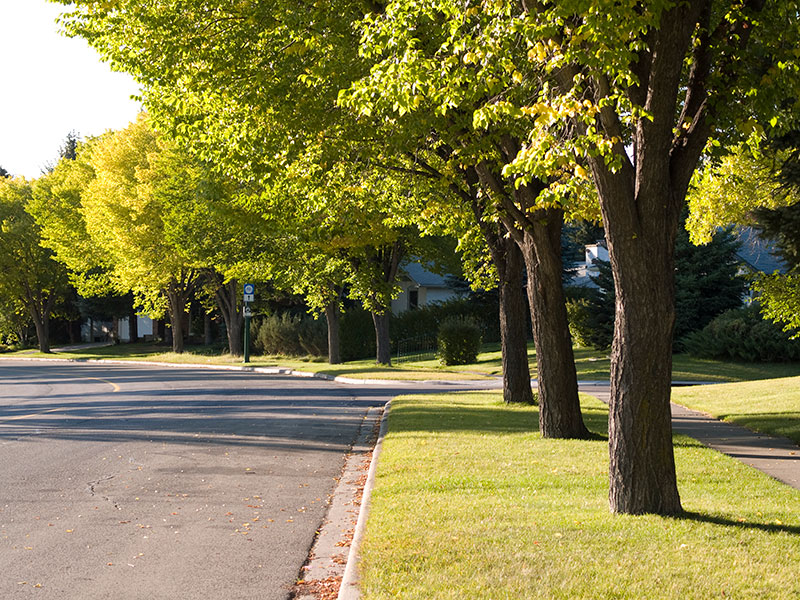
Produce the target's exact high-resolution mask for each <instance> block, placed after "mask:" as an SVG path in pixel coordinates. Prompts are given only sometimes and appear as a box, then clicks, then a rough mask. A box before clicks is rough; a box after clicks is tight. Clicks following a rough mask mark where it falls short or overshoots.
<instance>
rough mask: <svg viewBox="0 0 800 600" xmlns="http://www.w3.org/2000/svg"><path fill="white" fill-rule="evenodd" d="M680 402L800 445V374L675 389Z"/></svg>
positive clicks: (674, 392) (674, 391)
mask: <svg viewBox="0 0 800 600" xmlns="http://www.w3.org/2000/svg"><path fill="white" fill-rule="evenodd" d="M672 399H673V401H675V402H677V403H678V404H682V405H684V406H688V407H689V408H694V409H696V410H701V411H703V412H706V413H708V414H711V415H714V416H715V417H717V418H720V419H722V420H724V421H728V422H730V423H736V424H737V425H743V426H744V427H747V428H749V429H752V430H753V431H760V432H762V433H767V434H772V435H780V436H783V437H787V438H789V439H792V440H794V441H795V442H797V443H798V444H800V377H786V378H783V379H772V380H769V381H748V382H745V383H736V384H731V383H725V384H720V385H713V386H694V387H687V388H676V389H673V390H672Z"/></svg>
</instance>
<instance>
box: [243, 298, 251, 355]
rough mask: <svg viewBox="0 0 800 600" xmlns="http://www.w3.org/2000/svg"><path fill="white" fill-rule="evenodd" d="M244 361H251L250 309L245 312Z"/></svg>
mask: <svg viewBox="0 0 800 600" xmlns="http://www.w3.org/2000/svg"><path fill="white" fill-rule="evenodd" d="M244 362H246V363H249V362H250V311H249V310H247V308H245V313H244Z"/></svg>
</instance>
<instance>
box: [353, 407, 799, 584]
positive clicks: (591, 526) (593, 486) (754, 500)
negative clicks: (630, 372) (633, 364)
mask: <svg viewBox="0 0 800 600" xmlns="http://www.w3.org/2000/svg"><path fill="white" fill-rule="evenodd" d="M583 401H584V411H585V418H586V420H587V424H588V425H589V427H590V428H591V429H592V430H593V431H595V432H597V433H600V434H605V431H606V430H605V427H606V425H605V423H606V418H607V413H606V409H605V407H604V405H602V404H601V403H599V402H598V401H596V400H594V399H590V398H583ZM537 422H538V414H537V411H536V409H535V408H515V407H507V406H505V405H503V404H502V402H501V400H500V397H499V395H497V394H486V393H482V394H448V395H436V396H424V397H420V396H416V397H403V398H398V399H396V400H395V401H394V402H393V405H392V412H391V415H390V421H389V434H388V435H387V437H386V439H385V442H384V448H383V453H382V455H381V459H380V463H379V465H378V472H377V482H376V488H375V490H374V492H373V497H372V498H373V499H372V506H371V511H370V518H369V520H368V524H367V531H366V537H365V540H364V545H363V548H362V561H361V571H362V573H361V585H362V592H363V597H364V598H365V600H368V599H373V600H374V599H379V598H403V599H404V600H407V599H415V598H420V599H422V598H424V599H430V598H459V599H462V598H490V599H501V598H508V599H518V598H548V599H551V598H564V599H566V598H569V599H574V598H592V599H602V598H637V599H640V598H654V599H655V598H657V599H659V600H662V599H673V598H674V599H681V600H684V599H686V598H692V599H703V598H723V597H733V598H770V599H783V598H797V597H798V596H800V582H798V579H797V577H796V574H797V572H798V570H800V518H799V517H798V513H797V506H798V503H799V502H800V492H798V491H797V490H793V489H791V488H789V487H787V486H785V485H783V484H780V483H778V482H776V481H774V480H772V479H770V478H769V477H767V476H765V475H763V474H761V473H759V472H757V471H755V470H753V469H751V468H749V467H746V466H744V465H742V464H741V463H738V462H737V461H734V460H733V459H730V458H728V457H726V456H723V455H721V454H718V453H716V452H714V451H711V450H708V449H707V448H705V447H704V446H702V445H700V444H699V443H697V442H695V441H693V440H691V439H689V438H686V437H680V436H678V437H676V450H675V454H676V461H677V468H678V473H679V486H680V489H681V494H682V499H683V504H684V508H685V509H686V510H687V511H688V512H687V514H686V516H685V517H683V518H663V517H657V516H639V517H631V516H625V515H612V514H610V513H609V510H608V503H607V469H608V458H607V443H606V442H604V441H572V440H545V439H542V438H541V437H540V436H539V435H538V433H536V431H537V428H538V427H537Z"/></svg>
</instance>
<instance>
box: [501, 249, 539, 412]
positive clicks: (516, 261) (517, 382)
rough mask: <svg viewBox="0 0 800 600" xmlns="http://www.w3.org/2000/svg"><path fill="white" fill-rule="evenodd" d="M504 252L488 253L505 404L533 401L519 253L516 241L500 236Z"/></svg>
mask: <svg viewBox="0 0 800 600" xmlns="http://www.w3.org/2000/svg"><path fill="white" fill-rule="evenodd" d="M499 241H500V243H501V245H502V248H503V249H504V252H501V253H498V255H497V256H495V253H494V252H493V253H492V261H493V262H494V264H495V267H496V268H497V273H498V279H499V284H498V294H499V300H500V347H501V358H502V363H503V400H505V402H506V403H507V404H511V403H518V404H533V390H532V389H531V370H530V365H529V364H528V339H527V338H528V336H527V335H526V330H527V320H528V311H527V309H526V307H525V291H524V289H523V287H524V282H523V269H524V265H523V256H522V252H521V251H520V249H519V247H518V246H517V244H516V242H515V241H514V240H512V239H510V238H501V239H500V240H499Z"/></svg>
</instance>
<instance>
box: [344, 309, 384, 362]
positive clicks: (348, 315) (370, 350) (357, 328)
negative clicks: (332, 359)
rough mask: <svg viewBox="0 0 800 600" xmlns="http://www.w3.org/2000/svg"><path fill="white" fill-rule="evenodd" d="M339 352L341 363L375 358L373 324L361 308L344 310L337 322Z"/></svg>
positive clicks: (368, 314)
mask: <svg viewBox="0 0 800 600" xmlns="http://www.w3.org/2000/svg"><path fill="white" fill-rule="evenodd" d="M339 352H340V353H341V358H342V361H344V362H347V361H350V360H358V359H361V358H374V357H375V324H374V323H373V322H372V315H371V314H370V313H369V312H368V311H366V310H364V309H363V308H350V309H348V310H346V311H345V312H344V313H343V314H342V317H341V319H340V320H339Z"/></svg>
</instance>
